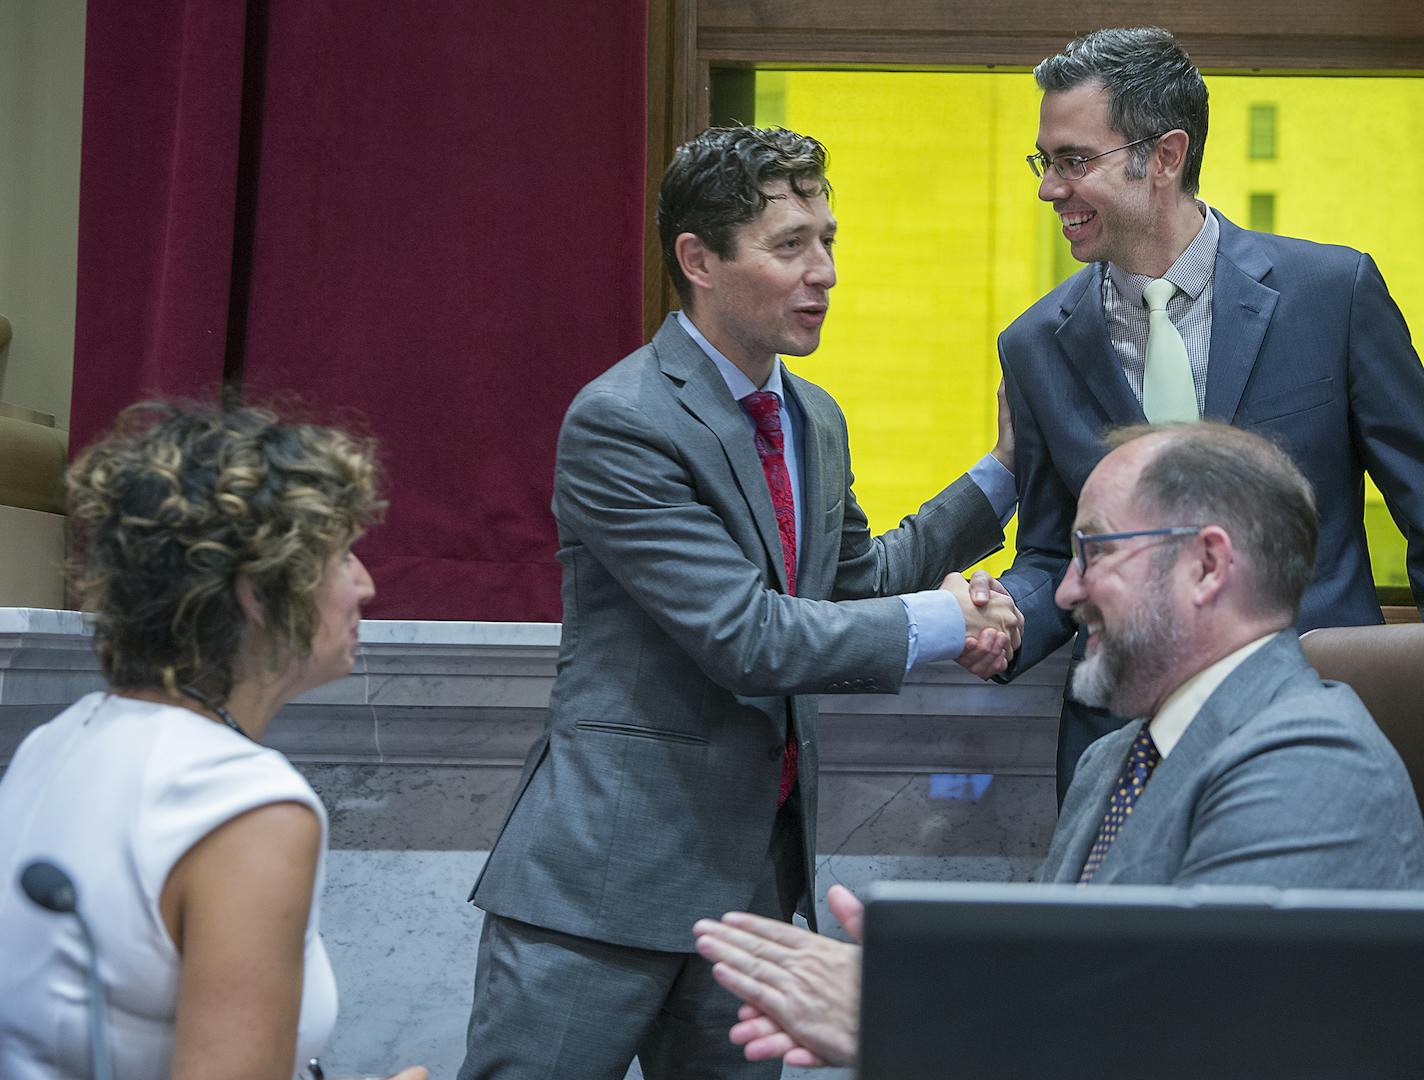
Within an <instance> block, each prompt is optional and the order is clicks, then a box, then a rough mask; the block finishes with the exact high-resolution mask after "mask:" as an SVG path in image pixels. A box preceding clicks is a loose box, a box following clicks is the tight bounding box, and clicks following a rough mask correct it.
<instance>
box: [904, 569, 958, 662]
mask: <svg viewBox="0 0 1424 1080" xmlns="http://www.w3.org/2000/svg"><path fill="white" fill-rule="evenodd" d="M900 603H902V604H904V605H905V620H906V622H907V623H908V624H909V633H910V648H909V651H908V652H907V653H906V654H905V670H906V671H909V670H910V669H911V668H914V667H917V666H918V665H920V664H928V663H932V662H934V661H935V660H956V659H958V658H959V654H960V653H962V652H963V651H964V612H963V611H961V610H960V607H959V601H958V600H956V599H955V598H954V594H953V593H951V592H946V591H945V590H944V589H930V590H927V591H925V592H916V593H906V594H905V595H904V596H902V597H900Z"/></svg>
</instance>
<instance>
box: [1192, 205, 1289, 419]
mask: <svg viewBox="0 0 1424 1080" xmlns="http://www.w3.org/2000/svg"><path fill="white" fill-rule="evenodd" d="M1213 213H1215V211H1213ZM1216 216H1217V220H1218V221H1219V222H1220V223H1221V238H1220V240H1219V241H1218V242H1217V248H1216V271H1215V274H1214V276H1213V278H1212V286H1211V348H1210V351H1209V354H1208V360H1207V377H1206V415H1207V417H1209V418H1210V419H1214V420H1225V421H1227V422H1230V421H1231V420H1232V419H1234V418H1235V416H1236V408H1237V406H1238V405H1240V404H1241V395H1242V393H1243V392H1244V391H1245V389H1246V382H1247V380H1248V379H1249V378H1250V377H1251V371H1252V369H1254V368H1255V366H1256V358H1257V357H1258V356H1259V355H1260V352H1261V343H1262V342H1263V341H1264V340H1265V338H1266V330H1267V328H1268V327H1269V326H1270V325H1271V315H1272V313H1273V312H1274V311H1275V309H1276V301H1277V300H1278V299H1279V298H1280V293H1278V292H1277V291H1276V290H1275V289H1272V288H1271V287H1270V286H1268V285H1263V284H1261V282H1262V280H1263V279H1264V278H1265V276H1266V274H1268V273H1269V272H1270V270H1271V260H1270V258H1269V257H1268V256H1267V255H1266V253H1265V251H1264V250H1263V249H1262V247H1261V245H1260V244H1259V243H1257V241H1256V239H1255V238H1254V237H1253V236H1252V235H1251V234H1250V233H1248V232H1246V231H1245V230H1244V229H1238V228H1237V227H1236V226H1235V225H1233V224H1231V222H1229V221H1227V220H1226V219H1225V218H1223V217H1222V216H1221V215H1220V214H1217V215H1216Z"/></svg>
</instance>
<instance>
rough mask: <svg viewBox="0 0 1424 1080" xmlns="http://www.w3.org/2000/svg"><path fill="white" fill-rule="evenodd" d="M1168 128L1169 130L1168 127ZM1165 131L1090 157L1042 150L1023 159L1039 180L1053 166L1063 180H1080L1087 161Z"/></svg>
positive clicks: (1159, 134)
mask: <svg viewBox="0 0 1424 1080" xmlns="http://www.w3.org/2000/svg"><path fill="white" fill-rule="evenodd" d="M1168 130H1171V129H1170V128H1169V129H1168ZM1165 134H1167V132H1166V131H1159V132H1157V134H1156V135H1144V136H1143V137H1142V138H1140V139H1134V140H1133V141H1132V142H1130V143H1123V144H1122V145H1121V146H1114V147H1113V148H1112V149H1111V150H1104V151H1103V152H1102V153H1101V154H1094V155H1093V156H1092V157H1079V156H1078V155H1077V154H1064V155H1063V156H1062V157H1049V156H1048V155H1047V154H1045V153H1044V152H1043V151H1042V150H1040V151H1039V152H1038V153H1036V154H1029V155H1028V157H1027V158H1025V159H1024V160H1025V161H1027V162H1028V167H1029V168H1030V169H1032V170H1033V175H1034V176H1036V177H1038V178H1039V179H1040V180H1041V179H1043V177H1045V176H1047V175H1048V167H1049V166H1050V165H1052V166H1053V171H1054V172H1056V173H1057V174H1058V175H1059V176H1061V177H1063V179H1064V180H1081V179H1083V177H1085V176H1087V175H1088V162H1090V161H1097V160H1098V158H1100V157H1107V156H1108V155H1109V154H1116V153H1117V152H1118V151H1119V150H1131V149H1132V148H1133V147H1134V146H1138V145H1140V144H1142V143H1145V142H1151V141H1152V140H1153V139H1160V138H1161V137H1162V136H1163V135H1165Z"/></svg>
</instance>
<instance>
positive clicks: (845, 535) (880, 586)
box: [832, 408, 1004, 600]
mask: <svg viewBox="0 0 1424 1080" xmlns="http://www.w3.org/2000/svg"><path fill="white" fill-rule="evenodd" d="M835 422H836V423H838V424H839V425H840V430H841V445H842V446H843V447H845V448H846V449H845V451H844V454H843V474H844V476H845V477H846V487H845V495H844V498H845V514H844V517H843V519H842V522H841V539H840V556H839V559H838V562H837V567H836V584H835V591H834V593H833V596H832V598H833V599H836V600H843V599H855V598H862V597H867V596H898V595H900V594H901V593H908V592H917V591H919V590H921V589H935V588H938V587H939V584H940V582H941V581H943V580H944V577H945V575H946V574H951V573H954V572H956V571H959V570H963V569H964V568H965V567H966V566H970V565H972V564H973V563H976V562H978V561H979V560H980V559H982V558H984V557H985V556H987V555H991V554H993V553H994V552H995V551H998V550H999V548H1001V547H1003V545H1004V530H1003V527H1002V526H1001V525H1000V524H999V520H998V515H997V514H996V513H995V512H994V508H993V506H992V505H991V504H990V502H989V499H988V497H987V496H986V495H985V494H984V492H983V491H982V490H981V489H980V487H979V485H978V484H976V483H975V482H974V481H973V480H972V479H970V477H969V476H968V474H965V475H964V476H961V477H959V479H957V480H955V481H954V483H952V484H950V485H949V487H947V488H945V489H944V490H943V491H941V492H940V493H939V494H938V495H936V496H935V497H934V498H933V499H930V500H929V501H928V502H926V503H925V504H924V505H923V506H921V507H920V509H919V510H918V511H917V512H916V513H914V514H912V515H910V516H909V517H907V518H905V519H904V520H902V521H901V522H900V524H899V526H898V527H896V528H894V529H891V530H890V531H889V532H885V533H881V534H880V535H879V536H871V534H870V525H869V522H868V520H867V519H866V516H865V511H863V510H862V509H861V508H860V504H859V503H858V502H857V501H856V498H855V492H854V490H853V486H854V477H853V474H852V472H851V467H850V449H849V446H850V444H849V436H848V433H847V431H846V427H845V418H844V416H843V415H842V414H841V412H840V410H839V409H838V408H837V409H836V410H835Z"/></svg>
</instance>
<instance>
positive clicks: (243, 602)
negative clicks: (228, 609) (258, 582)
mask: <svg viewBox="0 0 1424 1080" xmlns="http://www.w3.org/2000/svg"><path fill="white" fill-rule="evenodd" d="M237 603H238V606H240V607H241V608H242V613H243V614H244V615H245V616H247V621H248V622H249V623H251V624H252V625H253V626H266V625H267V613H266V612H265V611H263V610H262V605H261V603H259V602H258V600H257V590H256V589H254V588H253V587H252V579H251V578H250V577H248V576H247V575H246V574H239V575H238V576H237Z"/></svg>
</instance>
